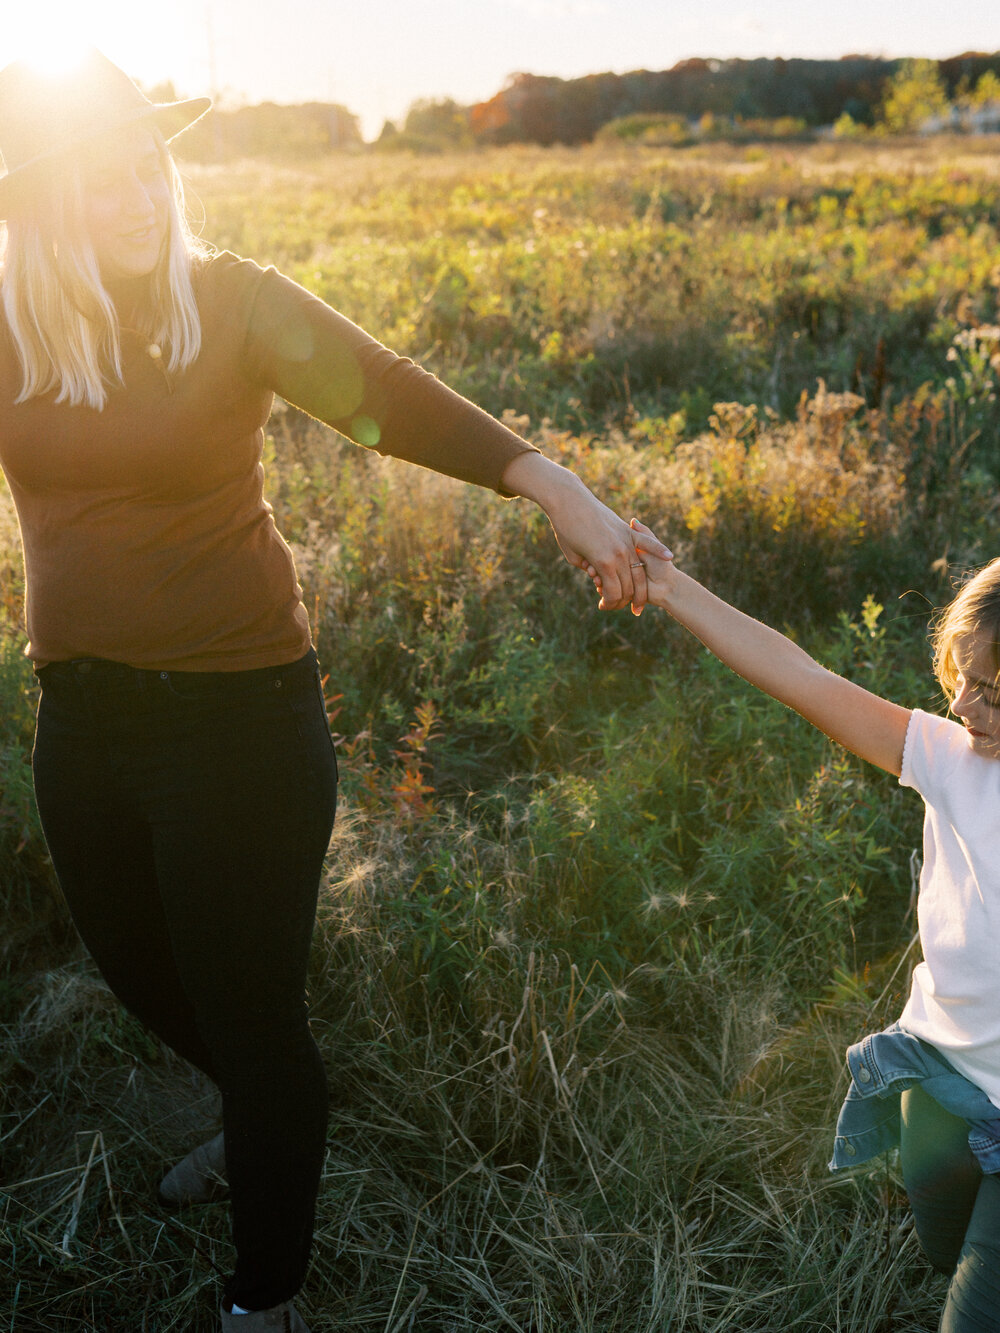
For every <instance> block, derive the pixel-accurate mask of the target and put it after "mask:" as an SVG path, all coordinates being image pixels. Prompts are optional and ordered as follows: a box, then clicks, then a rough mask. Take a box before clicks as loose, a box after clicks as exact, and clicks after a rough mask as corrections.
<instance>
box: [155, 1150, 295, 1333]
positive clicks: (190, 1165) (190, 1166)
mask: <svg viewBox="0 0 1000 1333" xmlns="http://www.w3.org/2000/svg"><path fill="white" fill-rule="evenodd" d="M157 1194H158V1197H159V1200H160V1203H162V1204H164V1205H165V1206H166V1207H168V1208H176V1207H177V1206H178V1205H179V1204H182V1203H215V1202H216V1201H217V1200H218V1199H225V1198H227V1197H228V1195H229V1186H228V1184H227V1183H226V1147H225V1139H224V1137H223V1135H221V1134H216V1136H215V1138H214V1139H209V1141H208V1143H201V1144H199V1145H198V1147H197V1148H195V1150H194V1151H193V1152H189V1153H188V1155H187V1156H186V1157H185V1158H184V1160H183V1161H182V1162H178V1163H177V1165H176V1166H175V1167H174V1168H173V1170H172V1171H168V1172H167V1174H166V1175H165V1176H164V1177H163V1179H162V1180H161V1181H160V1187H159V1189H158V1190H157ZM279 1327H280V1325H279Z"/></svg>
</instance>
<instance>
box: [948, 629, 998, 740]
mask: <svg viewBox="0 0 1000 1333" xmlns="http://www.w3.org/2000/svg"><path fill="white" fill-rule="evenodd" d="M952 655H953V657H954V661H955V667H956V669H957V671H958V678H957V680H956V681H955V697H954V699H952V701H951V711H952V712H953V713H954V714H955V716H956V717H957V718H960V719H961V721H962V723H963V725H964V726H965V730H966V732H967V733H968V736H969V744H970V745H971V746H972V748H973V749H974V750H975V751H976V753H977V754H981V755H984V756H985V757H986V758H989V759H1000V678H998V672H997V663H996V653H995V651H994V647H993V644H992V643H991V642H989V641H988V640H986V639H982V638H969V639H957V640H956V641H955V644H954V647H953V649H952Z"/></svg>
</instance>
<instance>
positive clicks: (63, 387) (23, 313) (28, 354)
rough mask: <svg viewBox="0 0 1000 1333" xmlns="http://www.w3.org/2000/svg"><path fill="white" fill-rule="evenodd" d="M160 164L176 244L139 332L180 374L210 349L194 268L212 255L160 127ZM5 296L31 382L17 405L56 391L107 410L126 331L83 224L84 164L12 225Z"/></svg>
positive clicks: (163, 262) (155, 276) (1, 271)
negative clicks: (204, 347) (190, 215)
mask: <svg viewBox="0 0 1000 1333" xmlns="http://www.w3.org/2000/svg"><path fill="white" fill-rule="evenodd" d="M151 133H152V135H153V139H154V140H155V142H156V147H157V152H158V153H159V157H160V166H161V168H162V170H163V172H164V174H165V175H166V177H167V179H168V181H169V182H170V184H171V190H170V197H169V203H168V209H167V216H168V222H167V244H166V245H165V246H164V247H163V253H162V254H161V256H160V259H159V262H158V263H157V266H156V268H155V269H154V271H153V273H152V275H151V290H150V295H151V298H152V299H151V302H150V307H149V311H148V313H147V314H146V315H145V316H144V318H145V320H146V326H145V327H143V328H141V329H139V330H138V332H139V333H140V334H141V335H142V336H143V337H144V338H146V339H148V341H149V342H150V343H157V344H158V345H159V347H160V348H161V349H162V353H163V364H164V366H165V367H166V369H167V371H168V372H169V373H170V374H176V373H179V372H180V371H182V370H184V369H186V368H187V367H188V366H190V365H191V363H192V362H193V361H194V360H195V358H196V357H197V356H198V353H199V351H200V349H201V321H200V319H199V317H198V307H197V304H196V302H195V296H194V288H193V285H192V277H191V270H192V263H193V261H194V260H196V259H197V258H200V257H202V256H204V255H206V254H207V253H209V247H208V246H206V245H205V244H204V243H202V242H201V241H199V240H198V239H197V237H195V236H194V234H193V232H192V231H191V228H190V225H189V223H188V220H187V211H186V206H185V200H184V186H183V183H182V181H181V177H180V173H179V172H178V170H177V168H176V166H175V165H174V161H173V158H172V157H171V156H170V153H169V151H168V149H167V146H166V143H165V142H164V139H163V136H162V135H161V134H160V133H159V131H158V130H157V129H156V128H155V127H151ZM5 231H6V234H5V236H4V237H3V244H2V250H0V257H2V268H0V275H2V281H0V296H2V300H3V309H4V313H5V315H6V317H7V323H8V325H9V327H10V331H11V335H12V337H13V340H14V346H15V348H16V349H17V354H18V359H19V360H20V363H21V370H22V374H23V379H22V384H21V391H20V393H19V394H18V396H17V399H16V401H17V402H19V403H23V402H26V401H27V400H28V399H29V398H33V397H35V396H36V395H39V394H45V393H49V392H51V391H52V390H55V391H56V402H57V403H68V404H69V405H70V406H71V407H78V406H81V405H83V406H87V407H93V408H96V409H97V410H98V411H99V410H100V409H101V408H103V407H104V405H105V403H106V402H107V399H108V386H109V385H122V384H123V383H124V377H123V374H122V360H121V327H120V325H119V320H118V313H117V311H116V309H115V306H114V303H113V301H112V300H111V297H110V296H109V295H108V292H107V289H106V288H105V286H104V283H103V281H102V279H101V274H100V269H99V267H98V263H97V258H96V256H95V254H94V249H93V246H92V245H91V242H90V239H89V237H88V234H87V229H86V227H85V226H84V225H83V186H82V183H81V174H80V169H79V165H78V164H77V163H73V164H72V165H71V166H70V168H69V170H68V171H65V172H62V173H61V174H60V175H59V176H58V177H55V178H53V179H52V180H51V182H50V184H49V188H48V197H47V199H46V203H45V206H44V207H43V208H41V209H39V210H37V211H36V212H34V213H33V214H31V215H30V216H24V217H17V218H8V220H7V223H6V229H5Z"/></svg>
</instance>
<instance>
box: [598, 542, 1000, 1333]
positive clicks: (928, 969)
mask: <svg viewBox="0 0 1000 1333" xmlns="http://www.w3.org/2000/svg"><path fill="white" fill-rule="evenodd" d="M632 527H633V529H634V530H635V532H636V533H637V534H638V543H637V544H638V547H639V551H640V554H642V555H643V557H644V559H645V563H646V579H647V585H648V588H649V601H650V603H651V604H652V605H653V606H659V607H662V608H663V610H665V611H668V612H669V613H670V615H672V616H673V617H674V619H675V620H677V621H679V622H680V624H682V625H684V626H685V627H686V628H687V629H689V630H691V631H692V633H694V634H695V635H697V637H698V638H699V639H700V640H701V641H702V643H704V644H705V646H706V647H707V648H709V649H710V650H711V651H712V652H713V653H714V654H715V655H716V656H717V657H719V658H720V659H721V660H722V661H723V662H725V663H726V664H727V665H728V666H730V667H732V669H733V670H734V671H736V672H737V673H738V674H739V675H741V676H742V677H743V678H744V679H745V680H748V681H750V683H751V684H753V685H756V686H757V687H758V688H759V689H761V690H764V691H765V692H766V693H767V694H770V695H772V696H773V697H774V698H775V699H778V700H780V701H781V702H782V703H784V704H788V705H789V706H790V707H791V708H794V709H795V710H796V711H797V712H799V713H801V714H802V716H803V717H805V718H806V719H807V720H808V721H810V722H812V723H813V725H814V726H816V727H819V729H820V730H821V731H824V732H825V733H826V734H827V735H828V736H829V737H831V739H833V740H835V741H837V742H838V743H839V744H841V745H844V746H846V747H847V749H849V750H852V751H853V752H854V753H855V754H857V755H860V756H861V758H863V759H867V760H868V761H869V762H870V763H873V764H877V765H878V766H879V767H880V768H884V769H886V770H887V771H888V772H889V773H893V774H895V776H897V777H898V778H899V780H900V782H901V784H902V785H903V786H906V787H913V788H914V789H915V790H916V791H917V792H919V793H920V795H921V796H922V797H923V799H924V803H925V807H926V818H925V823H924V857H923V871H922V874H921V879H920V894H919V899H918V916H919V924H920V941H921V945H922V948H923V962H922V963H920V964H919V966H917V968H916V969H915V970H914V973H913V980H912V987H911V990H910V996H909V999H908V1001H907V1003H906V1007H905V1008H904V1010H903V1013H902V1014H901V1016H900V1018H899V1021H898V1022H897V1023H895V1024H893V1026H892V1027H890V1028H889V1029H888V1030H887V1031H886V1032H882V1033H877V1034H875V1035H873V1036H868V1037H866V1038H865V1039H864V1040H863V1041H861V1042H859V1043H858V1044H857V1045H856V1046H852V1047H851V1049H850V1050H849V1052H848V1067H849V1069H850V1073H851V1088H850V1092H849V1094H848V1097H847V1100H846V1101H845V1103H844V1107H843V1110H842V1111H841V1115H840V1119H839V1121H838V1125H837V1137H836V1142H835V1148H834V1157H833V1161H832V1163H831V1167H832V1168H833V1169H836V1168H838V1167H842V1166H853V1165H857V1164H858V1163H860V1162H863V1161H865V1160H866V1159H868V1158H869V1157H872V1156H874V1155H875V1154H876V1153H878V1152H881V1151H883V1150H884V1149H886V1148H888V1147H891V1146H893V1144H894V1143H897V1142H898V1143H899V1146H900V1160H901V1165H902V1171H903V1179H904V1183H905V1185H906V1191H907V1195H908V1197H909V1200H910V1205H911V1207H912V1209H913V1216H914V1221H915V1224H916V1230H917V1236H918V1238H919V1241H920V1244H921V1246H922V1248H923V1250H924V1253H925V1254H926V1255H927V1258H928V1259H929V1260H930V1262H931V1263H932V1264H933V1265H934V1266H935V1268H938V1269H940V1270H941V1271H942V1272H944V1273H947V1274H948V1275H949V1276H950V1279H951V1281H950V1284H949V1287H948V1296H947V1300H946V1302H945V1308H944V1313H943V1315H942V1319H941V1325H940V1328H941V1330H942V1333H997V1330H1000V965H998V958H1000V762H998V761H1000V559H996V560H993V561H992V562H991V563H990V564H988V565H987V566H986V567H985V568H984V569H981V570H980V571H979V573H978V574H976V575H975V577H974V578H971V579H970V580H969V581H968V582H967V583H966V584H965V585H964V587H963V588H962V590H961V591H960V592H959V594H958V596H957V597H956V598H955V599H954V601H953V602H952V603H951V604H950V605H949V606H948V607H947V608H946V609H945V610H944V611H943V612H942V613H941V615H940V616H939V618H938V621H937V624H936V628H935V632H934V640H933V642H934V666H935V671H936V674H937V678H938V680H939V681H940V683H941V686H942V688H943V690H944V691H945V693H946V695H947V696H948V698H949V700H950V703H951V712H952V713H953V714H954V716H955V718H957V719H958V721H950V720H948V719H947V718H944V717H938V716H934V715H932V714H929V713H924V712H921V711H920V710H919V709H909V708H902V707H900V706H899V704H894V703H891V702H890V701H889V700H888V699H881V698H879V697H878V695H875V694H871V693H870V692H869V691H868V690H865V689H863V688H862V687H861V686H860V685H855V684H853V683H852V682H850V681H847V680H844V679H843V678H842V677H840V676H836V675H834V674H833V673H832V672H830V671H827V670H825V669H824V668H823V667H821V666H820V665H819V664H818V663H817V662H815V661H814V660H813V659H812V658H811V657H810V656H809V655H808V654H807V653H805V652H804V651H803V650H802V649H801V648H799V647H797V646H796V645H795V644H794V643H792V642H791V640H790V639H787V638H785V636H784V635H782V634H779V633H778V632H777V631H776V630H773V629H770V628H768V626H766V625H762V624H761V623H760V622H759V621H756V620H752V619H751V618H750V617H749V616H746V615H743V614H742V612H740V611H737V610H736V609H735V608H733V607H732V606H729V605H728V604H727V603H726V602H723V601H721V600H720V599H719V598H718V597H715V596H713V594H712V593H710V592H708V591H707V590H706V589H705V588H703V587H702V586H701V585H700V584H698V583H696V582H695V580H694V579H692V578H690V577H689V576H688V575H686V574H684V573H682V572H681V571H680V570H679V569H677V568H676V567H675V565H674V564H673V562H672V560H670V559H666V558H663V557H662V556H660V555H658V554H657V552H656V551H655V549H654V547H653V545H652V541H651V540H650V539H652V538H653V534H652V533H651V532H650V530H649V528H647V527H645V526H644V525H643V524H641V523H639V522H637V521H636V520H634V519H633V521H632ZM653 540H655V539H653ZM647 542H649V543H650V544H649V545H648V546H647V545H646V543H647ZM590 572H591V576H592V577H593V578H594V580H595V583H596V584H597V585H598V587H600V582H601V580H600V577H599V575H597V574H596V571H593V570H592V571H590Z"/></svg>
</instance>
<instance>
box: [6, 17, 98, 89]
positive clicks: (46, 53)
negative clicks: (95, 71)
mask: <svg viewBox="0 0 1000 1333" xmlns="http://www.w3.org/2000/svg"><path fill="white" fill-rule="evenodd" d="M12 45H16V48H17V55H18V58H20V59H21V60H23V61H25V62H26V63H27V64H29V65H33V66H34V67H35V68H36V69H39V70H41V71H43V72H44V73H45V74H51V75H55V74H62V73H63V72H64V71H66V70H69V69H72V68H73V66H74V65H76V64H78V63H79V62H80V61H81V60H82V58H83V55H84V52H85V51H86V50H87V49H88V47H89V46H90V45H91V42H90V41H88V40H87V38H86V37H85V35H84V31H83V27H82V25H80V26H77V25H76V24H74V23H73V22H72V20H71V19H70V18H69V17H68V15H67V16H66V17H65V18H63V17H60V21H59V24H58V31H56V32H53V31H52V29H51V27H50V28H49V29H48V30H47V31H46V30H45V29H43V28H42V26H41V25H40V24H37V23H35V24H32V25H31V26H30V27H28V25H24V30H23V31H22V33H21V36H20V41H18V42H17V43H16V44H12Z"/></svg>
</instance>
